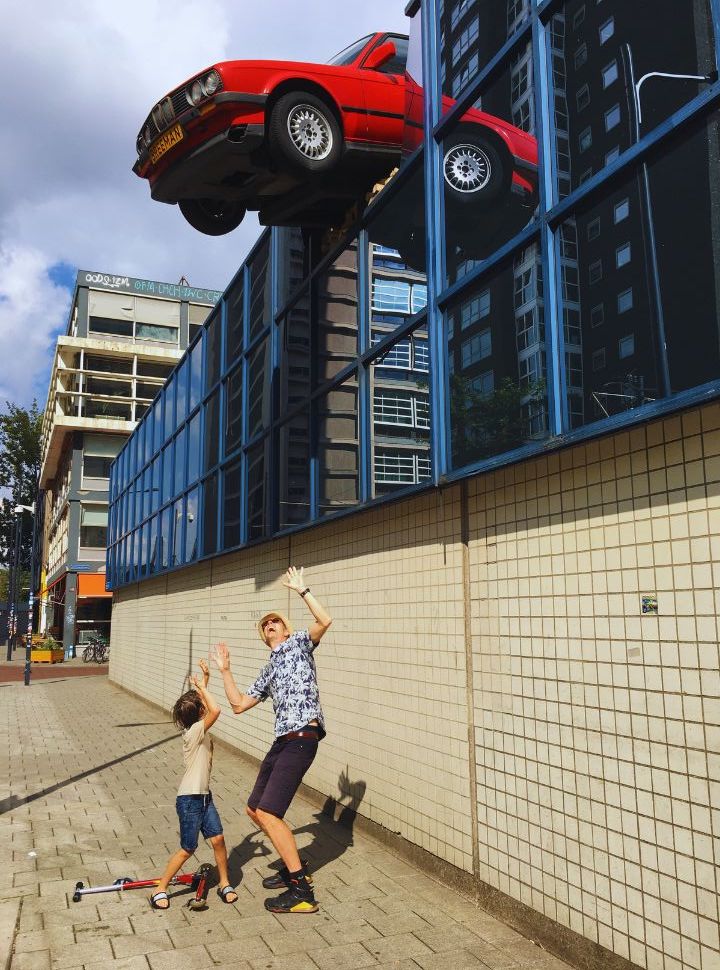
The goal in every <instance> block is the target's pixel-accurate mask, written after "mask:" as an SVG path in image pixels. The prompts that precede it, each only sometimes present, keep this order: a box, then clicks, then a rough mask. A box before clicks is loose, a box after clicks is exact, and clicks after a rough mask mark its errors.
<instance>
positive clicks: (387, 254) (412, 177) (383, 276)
mask: <svg viewBox="0 0 720 970" xmlns="http://www.w3.org/2000/svg"><path fill="white" fill-rule="evenodd" d="M421 161H422V160H421V159H418V162H421ZM368 234H369V237H370V279H371V301H370V302H371V314H372V320H373V323H375V324H378V325H381V326H383V327H384V328H385V329H387V330H391V329H392V328H393V327H396V326H398V325H400V324H402V323H404V321H405V320H407V318H408V316H411V315H414V314H415V313H418V312H419V311H420V310H421V309H422V308H423V305H424V303H425V302H427V292H426V290H425V288H424V287H425V272H426V269H425V267H426V254H425V194H424V188H423V168H422V164H418V163H414V167H413V170H412V172H411V173H408V172H407V170H406V172H405V174H404V181H403V183H402V187H401V189H400V191H399V192H396V194H395V195H394V196H393V197H392V198H391V200H390V203H389V204H388V205H385V206H384V207H383V208H382V209H381V210H380V212H379V213H378V214H377V215H376V216H375V218H374V219H373V221H372V222H371V224H370V226H369V228H368Z"/></svg>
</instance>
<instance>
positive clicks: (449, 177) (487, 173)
mask: <svg viewBox="0 0 720 970" xmlns="http://www.w3.org/2000/svg"><path fill="white" fill-rule="evenodd" d="M444 152H445V154H444V155H443V178H444V180H445V197H446V199H447V200H448V202H449V203H450V204H451V205H453V206H456V207H461V208H475V207H478V208H486V207H487V206H489V205H490V204H492V203H494V202H495V201H496V200H497V199H498V198H499V197H501V196H503V195H504V194H505V192H506V191H507V189H508V188H509V186H510V174H511V173H510V166H509V163H508V162H507V161H506V160H505V158H504V156H503V155H501V153H500V151H499V150H498V148H497V147H496V146H495V144H494V143H493V142H492V141H491V140H490V139H489V138H487V137H485V136H483V135H481V134H479V133H477V132H474V131H470V130H468V129H467V128H462V129H461V130H460V131H458V132H457V134H455V135H453V137H452V138H451V139H449V140H448V141H446V142H445V146H444Z"/></svg>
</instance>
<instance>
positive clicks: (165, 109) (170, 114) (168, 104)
mask: <svg viewBox="0 0 720 970" xmlns="http://www.w3.org/2000/svg"><path fill="white" fill-rule="evenodd" d="M162 113H163V118H164V119H165V124H166V125H169V124H170V123H171V122H172V121H174V120H175V112H174V111H173V106H172V101H171V100H170V98H165V100H164V101H163V103H162Z"/></svg>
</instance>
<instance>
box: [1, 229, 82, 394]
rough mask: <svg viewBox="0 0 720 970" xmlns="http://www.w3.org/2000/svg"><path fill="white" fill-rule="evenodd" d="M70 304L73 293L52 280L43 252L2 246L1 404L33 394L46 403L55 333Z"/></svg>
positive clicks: (60, 326) (64, 319) (61, 324)
mask: <svg viewBox="0 0 720 970" xmlns="http://www.w3.org/2000/svg"><path fill="white" fill-rule="evenodd" d="M69 309H70V293H69V292H68V290H67V289H65V288H64V287H63V286H59V285H58V284H56V283H53V281H52V280H51V279H50V276H49V275H48V266H47V262H46V259H45V256H44V254H43V253H42V252H40V251H39V250H37V249H30V248H20V247H16V248H10V249H8V248H2V249H0V360H2V361H3V367H2V368H1V369H0V405H2V406H3V407H4V403H5V401H22V402H25V403H29V402H30V401H31V400H32V398H33V397H37V398H38V401H39V403H40V406H41V407H42V406H43V405H44V403H45V397H46V395H47V383H48V377H49V373H48V367H49V363H50V359H51V349H52V346H53V343H54V337H55V335H56V334H57V333H58V331H59V330H61V329H64V328H65V324H66V322H67V316H68V312H69ZM43 378H44V380H43Z"/></svg>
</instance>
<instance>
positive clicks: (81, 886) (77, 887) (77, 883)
mask: <svg viewBox="0 0 720 970" xmlns="http://www.w3.org/2000/svg"><path fill="white" fill-rule="evenodd" d="M75 888H76V889H84V888H85V883H84V882H76V883H75Z"/></svg>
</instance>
